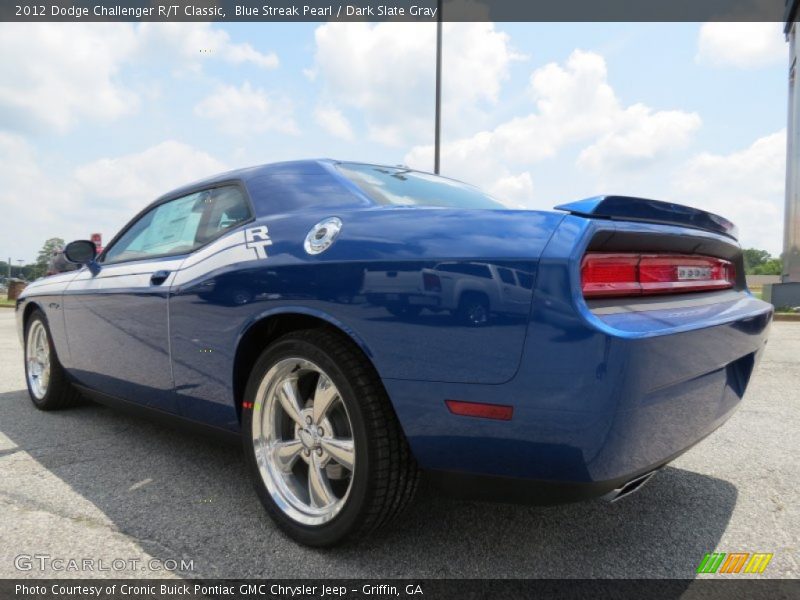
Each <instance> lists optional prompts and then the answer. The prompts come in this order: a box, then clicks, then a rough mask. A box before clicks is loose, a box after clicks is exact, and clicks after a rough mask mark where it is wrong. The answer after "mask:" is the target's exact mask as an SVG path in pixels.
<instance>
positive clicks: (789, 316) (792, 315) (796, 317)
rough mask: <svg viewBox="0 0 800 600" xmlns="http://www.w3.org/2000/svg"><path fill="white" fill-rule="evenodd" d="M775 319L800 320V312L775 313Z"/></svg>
mask: <svg viewBox="0 0 800 600" xmlns="http://www.w3.org/2000/svg"><path fill="white" fill-rule="evenodd" d="M773 321H800V313H775V316H774V317H773Z"/></svg>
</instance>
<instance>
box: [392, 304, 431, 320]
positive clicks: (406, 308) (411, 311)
mask: <svg viewBox="0 0 800 600" xmlns="http://www.w3.org/2000/svg"><path fill="white" fill-rule="evenodd" d="M386 310H388V311H389V312H390V313H392V314H393V315H394V316H395V317H411V318H414V317H418V316H419V314H420V313H421V312H422V307H421V306H419V305H417V304H387V305H386Z"/></svg>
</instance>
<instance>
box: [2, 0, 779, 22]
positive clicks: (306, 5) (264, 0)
mask: <svg viewBox="0 0 800 600" xmlns="http://www.w3.org/2000/svg"><path fill="white" fill-rule="evenodd" d="M785 18H786V0H570V1H562V0H444V1H443V2H442V3H441V9H440V8H439V2H437V0H343V1H342V0H255V1H254V0H195V1H194V2H192V1H188V2H187V1H185V0H117V1H113V0H112V1H101V0H39V1H37V0H2V2H0V21H10V22H14V21H18V22H37V21H62V22H68V21H133V22H135V21H171V22H180V21H219V22H235V21H269V22H302V21H309V22H314V21H317V22H323V21H411V22H436V21H437V20H439V19H441V20H442V21H454V22H459V21H462V22H463V21H494V22H515V21H517V22H531V21H538V22H569V21H573V22H578V21H581V22H592V21H595V22H626V21H627V22H659V21H660V22H697V21H762V22H766V21H772V22H783V20H784V19H785Z"/></svg>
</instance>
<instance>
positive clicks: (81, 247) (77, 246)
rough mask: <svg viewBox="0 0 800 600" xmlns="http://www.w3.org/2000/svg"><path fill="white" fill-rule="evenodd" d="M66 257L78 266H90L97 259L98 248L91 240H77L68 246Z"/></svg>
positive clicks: (65, 252) (65, 250)
mask: <svg viewBox="0 0 800 600" xmlns="http://www.w3.org/2000/svg"><path fill="white" fill-rule="evenodd" d="M64 256H65V257H66V258H67V260H68V261H69V262H71V263H75V264H76V265H88V264H91V263H93V262H94V259H95V258H97V247H96V246H95V245H94V242H90V241H89V240H77V241H75V242H70V243H69V244H67V245H66V247H65V248H64Z"/></svg>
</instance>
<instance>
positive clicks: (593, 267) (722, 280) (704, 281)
mask: <svg viewBox="0 0 800 600" xmlns="http://www.w3.org/2000/svg"><path fill="white" fill-rule="evenodd" d="M735 282H736V269H735V267H734V265H733V263H731V262H730V261H727V260H724V259H721V258H714V257H711V256H690V255H680V254H627V253H626V254H605V253H601V252H588V253H587V254H586V255H585V256H584V257H583V262H582V263H581V287H582V289H583V295H584V296H585V297H586V298H600V297H612V296H643V295H650V294H675V293H682V292H699V291H708V290H724V289H727V288H731V287H733V286H734V284H735Z"/></svg>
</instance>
